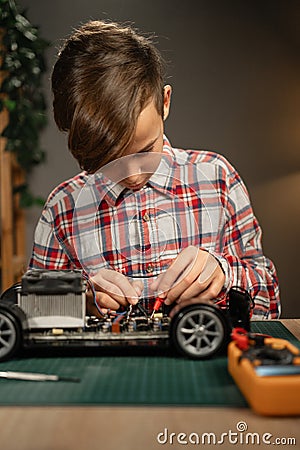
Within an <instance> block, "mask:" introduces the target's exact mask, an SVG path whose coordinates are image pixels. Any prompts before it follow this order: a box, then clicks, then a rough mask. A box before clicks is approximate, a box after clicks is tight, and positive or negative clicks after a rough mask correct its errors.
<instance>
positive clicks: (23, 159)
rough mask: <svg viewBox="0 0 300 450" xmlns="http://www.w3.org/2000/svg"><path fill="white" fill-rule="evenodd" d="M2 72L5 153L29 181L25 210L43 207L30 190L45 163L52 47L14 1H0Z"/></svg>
mask: <svg viewBox="0 0 300 450" xmlns="http://www.w3.org/2000/svg"><path fill="white" fill-rule="evenodd" d="M0 8H1V12H0V14H1V22H0V23H1V25H0V27H1V28H0V42H1V47H0V60H1V66H0V71H1V72H2V75H3V77H2V84H1V97H0V111H1V110H3V109H4V108H6V109H7V110H8V112H9V123H8V125H7V127H6V128H5V129H4V130H3V131H2V134H1V135H2V136H3V137H5V138H6V139H7V141H6V148H5V150H7V151H11V152H14V153H15V154H16V158H17V161H18V163H19V165H20V166H21V167H22V168H23V169H24V172H25V177H26V181H25V183H24V184H23V185H21V186H17V187H16V191H18V192H20V194H21V195H20V203H21V206H22V207H28V206H31V205H33V204H36V203H38V204H41V203H42V202H43V199H41V198H39V197H36V196H34V195H33V194H32V193H31V192H30V190H29V187H28V175H29V174H30V172H31V170H32V168H33V167H34V166H36V165H38V164H40V163H41V162H43V161H44V159H45V153H44V151H43V150H42V149H41V148H40V145H39V135H40V131H41V130H42V129H43V127H44V126H45V125H46V121H47V119H46V113H45V111H46V102H45V97H44V94H43V89H42V74H43V73H44V72H45V70H46V65H45V59H44V52H45V49H46V47H47V46H48V45H49V44H48V42H46V41H45V40H44V39H42V38H41V37H40V36H39V29H38V28H37V27H34V26H32V25H31V24H30V22H29V20H28V19H27V18H26V17H25V13H24V12H23V13H22V14H21V13H20V12H19V10H18V7H17V5H16V3H15V0H0Z"/></svg>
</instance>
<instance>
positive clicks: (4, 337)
mask: <svg viewBox="0 0 300 450" xmlns="http://www.w3.org/2000/svg"><path fill="white" fill-rule="evenodd" d="M20 345H21V330H20V325H19V323H18V321H17V319H16V318H15V317H14V316H13V315H12V314H10V313H9V312H8V311H4V310H0V361H2V360H5V359H9V358H11V357H12V356H13V355H14V354H15V353H16V351H17V350H18V349H19V348H20Z"/></svg>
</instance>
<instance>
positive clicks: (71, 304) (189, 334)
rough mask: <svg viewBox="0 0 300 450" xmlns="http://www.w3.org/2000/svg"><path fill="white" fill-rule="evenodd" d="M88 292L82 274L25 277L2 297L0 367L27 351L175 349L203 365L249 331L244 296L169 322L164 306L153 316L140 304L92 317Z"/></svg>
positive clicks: (184, 312) (187, 311)
mask: <svg viewBox="0 0 300 450" xmlns="http://www.w3.org/2000/svg"><path fill="white" fill-rule="evenodd" d="M86 289H87V281H86V279H85V278H84V277H83V275H82V272H81V271H80V270H51V271H47V270H36V269H33V270H29V271H27V272H26V273H25V275H24V276H23V277H22V281H21V283H18V284H16V285H14V286H12V287H11V288H10V289H8V290H7V291H5V292H4V293H3V294H2V295H1V297H0V361H1V360H5V359H9V358H11V357H13V355H14V354H15V353H16V352H17V351H18V350H19V349H20V348H24V347H25V348H26V347H27V348H28V347H36V346H40V347H51V346H75V347H80V346H111V345H135V346H136V345H151V346H153V345H168V346H169V345H172V346H174V347H175V348H176V349H177V350H178V351H179V352H180V353H181V354H182V355H185V356H188V357H191V358H197V359H203V358H208V357H211V356H213V355H214V354H216V353H218V352H219V351H220V350H221V349H222V348H224V346H226V344H227V343H228V340H229V336H230V332H231V330H232V328H233V327H237V326H238V327H243V328H244V329H246V330H249V329H250V312H251V306H252V301H251V298H250V297H249V295H248V294H247V293H245V292H241V291H240V290H234V289H232V290H231V291H230V292H229V295H228V298H227V300H226V301H223V302H221V303H219V304H217V305H212V304H203V303H199V304H192V305H190V306H187V307H184V308H183V309H181V310H180V311H179V312H177V314H176V315H174V317H173V318H170V317H169V313H170V307H166V306H165V305H164V304H163V305H162V308H161V310H160V311H158V312H157V313H153V314H151V315H149V314H148V313H147V312H146V311H145V310H144V309H143V307H142V306H141V305H140V304H138V305H137V306H135V307H133V308H132V307H130V308H129V309H128V310H126V311H124V312H122V313H119V314H115V313H114V314H110V313H107V314H104V315H103V316H101V317H95V316H89V315H87V313H86Z"/></svg>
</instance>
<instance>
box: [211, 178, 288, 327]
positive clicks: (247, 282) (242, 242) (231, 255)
mask: <svg viewBox="0 0 300 450" xmlns="http://www.w3.org/2000/svg"><path fill="white" fill-rule="evenodd" d="M227 186H228V191H227V195H226V196H224V201H225V211H226V215H227V217H226V223H225V230H224V235H225V236H224V247H223V252H222V254H214V256H215V257H216V258H217V259H218V260H219V263H220V264H221V266H222V268H223V271H224V273H225V276H226V282H225V289H226V291H227V292H228V290H229V289H230V288H231V287H240V288H242V289H246V290H247V291H248V292H249V293H250V295H251V297H252V298H253V300H254V310H253V316H252V317H253V318H254V319H271V318H278V317H279V315H280V299H279V286H278V278H277V274H276V270H275V266H274V264H273V262H272V261H271V260H270V259H268V258H267V257H266V256H264V254H263V250H262V241H261V238H262V230H261V228H260V226H259V224H258V221H257V219H256V217H255V216H254V214H253V210H252V207H251V203H250V199H249V195H248V192H247V189H246V187H245V185H244V183H243V181H242V180H241V178H240V177H239V175H238V174H237V172H232V173H231V174H230V176H229V180H228V184H227Z"/></svg>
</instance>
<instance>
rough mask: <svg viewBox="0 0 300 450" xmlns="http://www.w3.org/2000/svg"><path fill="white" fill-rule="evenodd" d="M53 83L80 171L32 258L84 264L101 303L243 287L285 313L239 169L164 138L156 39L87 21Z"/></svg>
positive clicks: (199, 297) (47, 214) (179, 298)
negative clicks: (187, 149) (178, 145)
mask: <svg viewBox="0 0 300 450" xmlns="http://www.w3.org/2000/svg"><path fill="white" fill-rule="evenodd" d="M52 89H53V94H54V101H53V106H54V118H55V121H56V124H57V126H58V128H59V129H60V130H63V131H66V132H67V133H68V146H69V149H70V151H71V152H72V154H73V155H74V157H75V158H76V159H77V161H78V163H79V165H80V167H81V169H83V172H81V173H80V174H79V175H77V176H75V177H74V178H72V179H71V180H68V181H66V182H64V183H62V184H61V185H60V186H58V187H57V188H56V189H55V190H54V191H53V192H52V193H51V195H50V196H49V198H48V201H47V203H46V206H45V208H44V210H43V213H42V216H41V218H40V221H39V223H38V225H37V229H36V233H35V243H34V248H33V254H32V258H31V262H30V267H31V268H44V269H70V268H80V269H83V271H84V272H85V273H86V275H87V276H88V277H89V278H90V281H91V282H92V283H93V285H94V287H95V290H96V294H95V300H96V302H97V306H98V307H100V308H102V309H107V308H109V309H112V310H118V309H119V308H120V306H123V307H126V306H128V305H130V304H136V303H137V302H138V301H139V300H140V299H142V301H143V302H144V306H145V307H146V308H147V309H148V310H150V311H151V309H152V308H153V303H154V299H155V297H156V296H159V297H161V299H162V300H163V301H164V302H165V303H166V304H169V305H170V304H172V303H174V302H175V303H177V304H180V306H184V305H185V304H189V303H194V302H213V301H215V299H221V298H223V297H224V296H226V294H227V293H228V291H229V289H230V288H231V287H233V286H239V287H240V288H242V289H246V290H247V291H248V292H249V293H250V295H251V296H252V297H253V299H254V302H255V307H254V315H253V317H255V318H275V317H278V316H279V313H280V301H279V290H278V282H277V276H276V272H275V268H274V265H273V263H272V262H271V261H270V260H269V259H267V258H266V257H265V256H264V255H263V253H262V248H261V230H260V227H259V225H258V223H257V220H256V218H255V217H254V215H253V212H252V208H251V205H250V201H249V197H248V194H247V191H246V188H245V186H244V184H243V182H242V181H241V179H240V177H239V175H238V174H237V172H236V171H235V169H234V168H233V167H232V166H231V165H230V164H229V163H228V162H227V161H226V160H225V159H224V158H223V157H221V156H220V155H218V154H216V153H213V152H207V151H192V150H189V151H183V150H178V149H174V148H172V147H171V144H170V142H169V141H168V139H167V138H166V137H165V136H164V126H163V124H164V120H166V118H167V117H168V113H169V108H170V100H171V87H170V86H169V85H167V86H164V83H163V64H162V60H161V57H160V54H159V53H158V51H157V50H156V49H155V47H154V46H153V45H152V43H151V42H150V41H149V40H148V39H146V38H144V37H142V36H139V35H138V34H136V32H135V31H134V30H133V29H131V28H129V27H122V26H120V25H118V24H114V23H105V22H101V21H92V22H89V23H87V24H85V25H83V26H82V27H81V28H80V29H79V30H77V31H76V32H75V33H74V34H73V35H72V36H71V37H70V38H69V39H68V40H66V42H65V44H64V46H63V48H62V50H61V52H60V54H59V57H58V60H57V62H56V64H55V66H54V70H53V74H52ZM88 298H89V302H88V310H89V311H90V312H94V309H93V307H94V305H93V304H92V301H91V297H88ZM176 308H178V306H176Z"/></svg>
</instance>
